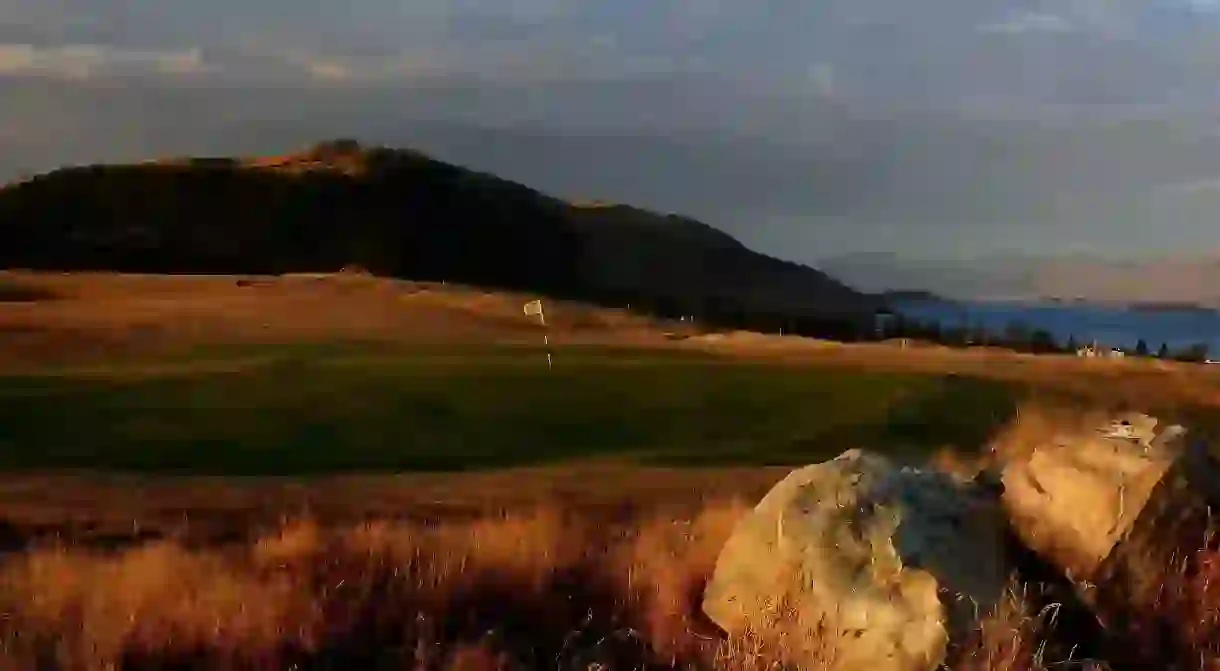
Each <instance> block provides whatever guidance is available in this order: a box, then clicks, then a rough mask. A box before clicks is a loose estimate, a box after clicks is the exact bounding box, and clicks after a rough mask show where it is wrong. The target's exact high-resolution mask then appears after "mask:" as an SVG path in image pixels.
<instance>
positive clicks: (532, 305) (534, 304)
mask: <svg viewBox="0 0 1220 671" xmlns="http://www.w3.org/2000/svg"><path fill="white" fill-rule="evenodd" d="M525 314H526V315H538V319H539V320H541V321H542V323H543V324H545V323H546V316H545V315H543V314H542V301H530V302H528V303H526V304H525Z"/></svg>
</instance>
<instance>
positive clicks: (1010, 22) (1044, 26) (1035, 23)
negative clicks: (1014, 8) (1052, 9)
mask: <svg viewBox="0 0 1220 671" xmlns="http://www.w3.org/2000/svg"><path fill="white" fill-rule="evenodd" d="M1074 29H1075V26H1073V25H1072V22H1071V21H1069V20H1068V19H1066V18H1064V17H1062V16H1059V15H1058V14H1048V13H1043V12H1017V13H1015V14H1013V15H1012V16H1009V17H1007V18H1005V19H1004V20H1002V21H1000V22H998V23H987V24H983V25H982V26H980V27H979V30H980V31H981V32H984V33H1001V34H1008V35H1025V34H1030V33H1053V34H1062V33H1070V32H1072V31H1073V30H1074Z"/></svg>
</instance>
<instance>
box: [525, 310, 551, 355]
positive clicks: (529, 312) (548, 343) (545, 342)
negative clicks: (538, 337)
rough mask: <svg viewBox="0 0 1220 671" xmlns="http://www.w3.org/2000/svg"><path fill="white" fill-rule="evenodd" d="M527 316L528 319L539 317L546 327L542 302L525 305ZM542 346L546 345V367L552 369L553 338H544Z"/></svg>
mask: <svg viewBox="0 0 1220 671" xmlns="http://www.w3.org/2000/svg"><path fill="white" fill-rule="evenodd" d="M525 315H526V316H527V317H529V316H533V315H538V321H539V322H541V323H542V325H543V326H546V316H545V315H543V314H542V301H530V302H528V303H526V304H525ZM542 344H543V345H546V348H547V350H546V367H547V368H550V367H551V338H550V336H545V335H544V336H542Z"/></svg>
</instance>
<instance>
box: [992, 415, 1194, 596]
mask: <svg viewBox="0 0 1220 671" xmlns="http://www.w3.org/2000/svg"><path fill="white" fill-rule="evenodd" d="M1185 438H1186V430H1185V429H1184V428H1183V427H1181V426H1178V425H1171V426H1160V425H1159V422H1158V421H1157V419H1156V418H1154V417H1150V416H1148V415H1143V414H1137V413H1125V414H1120V415H1117V416H1114V417H1108V418H1098V421H1097V422H1096V423H1092V422H1083V423H1082V424H1081V425H1078V426H1067V427H1064V428H1063V430H1061V431H1058V432H1056V433H1054V434H1053V435H1051V436H1049V437H1048V438H1046V439H1045V440H1043V441H1042V442H1041V444H1037V445H1032V446H1029V448H1028V449H1025V450H1022V451H1021V452H1019V453H1016V454H1008V455H1003V458H1002V459H1003V460H1002V462H1001V463H1002V465H1001V471H1000V473H1001V480H1002V482H1003V484H1004V491H1003V495H1002V500H1003V503H1004V507H1005V508H1006V510H1007V511H1008V514H1009V517H1010V519H1011V521H1012V524H1013V526H1014V528H1015V530H1016V532H1017V534H1018V536H1020V538H1021V540H1022V541H1024V543H1025V544H1026V545H1028V546H1029V547H1030V548H1031V549H1033V550H1034V551H1035V552H1037V553H1039V554H1040V555H1042V556H1043V557H1044V558H1046V559H1047V560H1049V561H1051V562H1052V563H1054V564H1056V565H1057V566H1059V567H1060V568H1062V569H1064V570H1065V571H1067V572H1068V573H1069V574H1070V575H1071V576H1072V577H1074V578H1080V579H1092V578H1094V577H1096V576H1097V574H1098V571H1099V570H1100V569H1101V566H1102V564H1103V562H1104V561H1105V560H1106V558H1107V557H1109V556H1110V555H1111V554H1112V553H1113V551H1114V550H1115V548H1116V546H1118V545H1119V544H1120V543H1121V542H1123V541H1124V540H1125V539H1126V538H1128V536H1129V535H1130V534H1131V533H1132V530H1133V529H1134V528H1135V527H1136V523H1137V520H1139V519H1140V518H1141V517H1144V518H1145V519H1146V520H1147V519H1148V516H1149V514H1150V513H1151V512H1153V511H1162V510H1163V509H1164V508H1165V507H1166V506H1167V505H1176V503H1173V502H1171V501H1169V499H1168V498H1167V497H1168V496H1169V495H1170V494H1171V492H1170V491H1169V490H1168V489H1165V488H1163V487H1160V485H1161V484H1162V483H1167V482H1170V481H1172V480H1173V479H1174V473H1175V471H1180V470H1181V469H1182V468H1183V467H1186V468H1190V466H1188V464H1192V463H1195V462H1196V461H1197V460H1196V459H1194V458H1192V457H1191V456H1190V453H1191V450H1190V449H1189V445H1188V443H1187V441H1186V439H1185ZM1154 494H1155V496H1154Z"/></svg>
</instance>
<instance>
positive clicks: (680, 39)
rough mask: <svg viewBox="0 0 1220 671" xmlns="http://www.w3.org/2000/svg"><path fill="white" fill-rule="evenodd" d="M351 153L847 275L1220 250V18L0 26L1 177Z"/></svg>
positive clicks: (440, 1) (128, 5) (309, 14)
mask: <svg viewBox="0 0 1220 671" xmlns="http://www.w3.org/2000/svg"><path fill="white" fill-rule="evenodd" d="M338 137H352V138H356V139H359V140H362V141H365V142H369V143H379V144H389V145H394V146H411V147H415V148H419V149H422V150H424V151H427V152H430V153H432V154H434V155H436V156H437V157H438V158H442V159H445V160H451V161H454V162H458V163H461V164H464V165H467V166H469V167H473V168H477V169H482V170H487V171H491V172H496V173H498V174H501V175H503V176H506V177H509V178H512V179H515V180H518V181H522V182H524V183H527V184H529V185H531V186H535V187H537V188H540V189H542V190H546V191H550V192H553V193H555V194H556V195H560V196H565V197H572V198H601V199H607V200H621V201H626V202H630V203H633V204H637V205H641V206H647V207H654V208H658V209H661V210H665V211H674V212H681V213H684V214H689V215H692V216H696V217H698V218H701V219H703V220H705V221H707V222H708V223H711V224H713V225H715V226H717V227H720V228H722V229H724V230H726V231H728V232H729V233H731V234H733V235H735V236H737V237H738V238H739V239H741V240H742V241H743V242H745V243H746V244H748V245H750V246H752V247H754V248H756V249H758V250H760V251H763V252H766V253H769V254H773V255H775V256H780V257H783V258H788V259H793V260H797V261H802V262H816V260H817V259H819V258H824V257H827V256H832V255H836V254H840V253H848V252H861V251H864V252H875V251H885V252H898V253H900V254H903V255H907V256H911V257H922V258H968V257H972V256H985V255H989V254H994V253H1004V252H1022V253H1032V254H1065V253H1078V252H1089V253H1096V254H1101V255H1110V256H1142V255H1148V254H1156V255H1164V254H1171V255H1174V254H1180V255H1190V256H1199V255H1210V254H1213V253H1216V252H1220V240H1216V239H1215V238H1216V236H1215V235H1214V233H1213V232H1214V231H1217V230H1220V227H1217V225H1216V224H1217V223H1220V216H1218V215H1220V0H1042V1H1033V0H1030V1H1019V0H1008V1H1006V2H1001V1H999V0H920V1H919V2H911V1H910V0H819V1H818V2H806V3H796V2H778V1H776V0H755V1H754V2H741V1H740V0H738V1H735V2H729V1H728V0H684V1H683V2H677V1H676V0H647V1H645V0H584V1H582V2H568V1H565V0H482V1H480V0H409V1H408V0H351V1H350V2H344V3H337V2H324V1H322V0H242V1H241V2H238V1H237V0H213V1H212V2H206V3H204V2H198V1H197V0H193V1H188V0H105V1H104V2H99V1H97V0H0V180H9V179H16V178H19V177H21V176H28V175H31V174H35V173H38V172H42V171H46V170H49V169H52V168H55V167H57V166H61V165H65V164H73V163H88V162H117V161H129V160H139V159H145V158H153V157H160V156H167V155H183V154H210V155H216V154H274V153H283V152H287V151H291V150H294V149H298V148H302V147H304V146H306V145H308V144H311V143H313V142H316V141H318V140H322V139H330V138H338Z"/></svg>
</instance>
